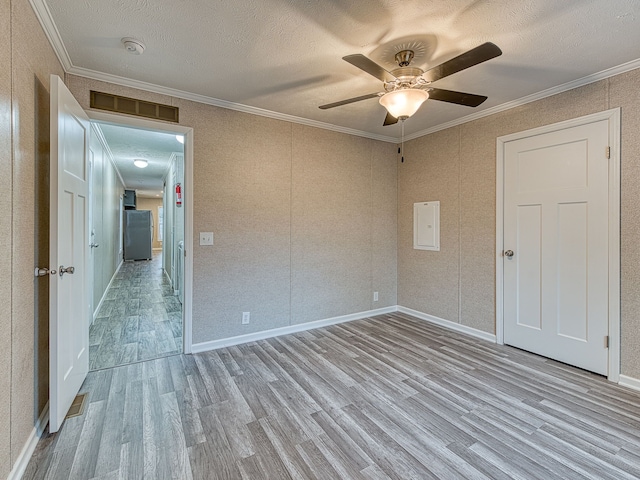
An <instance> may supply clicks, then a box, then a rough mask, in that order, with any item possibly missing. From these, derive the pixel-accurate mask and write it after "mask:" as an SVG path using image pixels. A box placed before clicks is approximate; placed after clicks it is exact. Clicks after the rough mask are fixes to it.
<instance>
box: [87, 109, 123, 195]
mask: <svg viewBox="0 0 640 480" xmlns="http://www.w3.org/2000/svg"><path fill="white" fill-rule="evenodd" d="M91 127H92V129H93V131H94V133H95V134H96V137H98V139H99V140H100V143H102V148H103V149H104V151H105V152H107V157H109V161H110V162H111V165H112V166H113V169H114V170H115V171H116V174H117V175H118V178H119V179H120V183H121V184H122V186H123V187H124V188H127V184H126V183H124V179H123V178H122V174H121V173H120V169H119V168H118V165H116V161H115V157H114V156H113V152H112V151H111V147H109V144H108V143H107V139H106V138H105V136H104V132H103V131H102V128H101V126H100V124H99V123H93V122H92V123H91Z"/></svg>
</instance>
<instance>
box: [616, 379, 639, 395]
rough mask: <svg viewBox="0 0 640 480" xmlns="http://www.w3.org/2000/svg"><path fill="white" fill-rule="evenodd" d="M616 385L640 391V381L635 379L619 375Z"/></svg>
mask: <svg viewBox="0 0 640 480" xmlns="http://www.w3.org/2000/svg"><path fill="white" fill-rule="evenodd" d="M618 385H622V386H623V387H627V388H631V389H633V390H638V391H640V380H638V379H637V378H633V377H627V376H626V375H620V377H619V378H618Z"/></svg>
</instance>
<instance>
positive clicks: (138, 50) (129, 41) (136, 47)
mask: <svg viewBox="0 0 640 480" xmlns="http://www.w3.org/2000/svg"><path fill="white" fill-rule="evenodd" d="M122 43H123V44H124V48H125V50H126V51H127V52H129V53H130V54H131V55H142V53H143V52H144V48H145V47H144V43H142V42H141V41H140V40H137V39H135V38H132V37H124V38H123V39H122Z"/></svg>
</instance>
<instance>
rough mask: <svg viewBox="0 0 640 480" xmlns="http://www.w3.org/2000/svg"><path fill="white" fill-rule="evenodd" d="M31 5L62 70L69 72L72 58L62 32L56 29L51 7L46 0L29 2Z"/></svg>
mask: <svg viewBox="0 0 640 480" xmlns="http://www.w3.org/2000/svg"><path fill="white" fill-rule="evenodd" d="M29 3H30V4H31V8H33V12H34V13H35V14H36V17H37V18H38V21H39V22H40V25H41V26H42V29H43V30H44V33H45V35H46V36H47V39H48V40H49V43H50V44H51V47H52V48H53V51H54V52H55V54H56V56H57V57H58V60H60V63H61V64H62V68H64V71H65V72H68V71H69V70H70V69H72V68H73V64H72V63H71V57H69V52H67V49H66V47H65V46H64V42H63V41H62V37H61V36H60V32H59V31H58V27H56V24H55V22H54V21H53V17H52V16H51V11H50V10H49V7H48V6H47V4H46V3H45V1H44V0H29Z"/></svg>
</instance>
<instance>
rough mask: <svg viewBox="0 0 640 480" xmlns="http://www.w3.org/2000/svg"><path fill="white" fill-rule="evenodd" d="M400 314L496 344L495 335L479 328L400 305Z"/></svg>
mask: <svg viewBox="0 0 640 480" xmlns="http://www.w3.org/2000/svg"><path fill="white" fill-rule="evenodd" d="M398 312H400V313H406V314H407V315H411V316H412V317H416V318H419V319H420V320H425V321H427V322H429V323H433V324H435V325H439V326H441V327H444V328H447V329H449V330H454V331H456V332H459V333H464V334H465V335H470V336H472V337H476V338H479V339H481V340H486V341H488V342H491V343H496V336H495V335H494V334H492V333H488V332H483V331H482V330H478V329H477V328H472V327H467V326H466V325H462V324H460V323H456V322H452V321H451V320H445V319H444V318H439V317H435V316H433V315H429V314H428V313H423V312H419V311H418V310H413V309H412V308H407V307H403V306H400V305H398Z"/></svg>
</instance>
